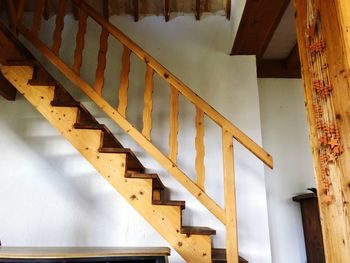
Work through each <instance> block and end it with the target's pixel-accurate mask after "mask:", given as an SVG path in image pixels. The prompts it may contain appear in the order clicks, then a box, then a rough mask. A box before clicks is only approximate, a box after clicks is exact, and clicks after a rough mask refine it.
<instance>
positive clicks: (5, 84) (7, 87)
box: [0, 71, 17, 101]
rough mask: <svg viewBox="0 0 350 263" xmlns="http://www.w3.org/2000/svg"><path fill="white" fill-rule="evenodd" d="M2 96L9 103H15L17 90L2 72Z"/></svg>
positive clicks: (0, 75)
mask: <svg viewBox="0 0 350 263" xmlns="http://www.w3.org/2000/svg"><path fill="white" fill-rule="evenodd" d="M0 95H1V96H3V97H4V98H5V99H7V100H9V101H15V100H16V95H17V89H16V88H15V87H14V86H13V85H12V84H11V83H10V82H9V81H8V80H7V79H6V78H5V77H4V76H3V75H2V73H1V71H0Z"/></svg>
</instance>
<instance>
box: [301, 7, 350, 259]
mask: <svg viewBox="0 0 350 263" xmlns="http://www.w3.org/2000/svg"><path fill="white" fill-rule="evenodd" d="M335 2H336V1H335V0H331V1H315V3H316V7H317V8H318V9H319V10H320V19H321V20H320V21H321V26H322V30H323V37H324V40H325V41H326V56H327V64H328V65H329V66H328V70H329V76H330V83H331V84H332V86H333V96H332V100H333V102H334V103H333V104H334V111H335V113H336V122H337V123H336V124H337V127H338V128H339V132H340V137H341V142H342V144H343V146H344V149H345V150H344V153H343V154H342V155H341V156H340V158H339V160H338V161H337V162H336V163H335V164H334V165H331V167H330V169H329V175H328V176H329V178H330V181H331V188H332V189H333V191H332V193H333V195H332V198H331V199H332V200H331V201H330V202H326V201H325V200H327V199H326V197H325V195H326V192H325V191H324V190H325V188H324V184H323V178H322V172H321V166H320V161H319V160H320V156H319V155H320V154H319V152H320V151H319V149H320V142H319V140H318V134H317V124H316V117H315V115H316V113H315V109H314V107H313V101H314V100H313V94H312V92H313V88H314V87H313V84H312V80H313V79H312V73H311V72H310V70H309V66H308V56H307V54H308V52H309V50H308V48H307V46H306V43H307V40H306V34H305V31H306V25H307V7H306V1H302V0H295V6H296V10H297V13H296V22H297V23H296V24H297V35H298V46H299V55H300V58H301V65H302V76H303V82H304V97H305V106H306V110H307V113H308V114H307V116H308V126H309V133H310V144H311V152H312V156H313V163H314V170H315V178H316V185H317V189H318V200H319V201H318V202H319V208H320V218H321V224H322V234H323V243H324V248H325V257H326V262H346V261H348V259H349V258H350V242H349V240H350V216H349V214H350V213H349V206H350V203H349V201H350V200H349V199H350V188H349V185H350V184H349V183H350V177H349V173H348V171H349V170H350V167H349V165H350V162H349V160H350V152H349V146H350V136H349V134H350V131H349V129H350V123H349V122H350V120H349V118H348V117H346V116H348V112H349V103H348V102H349V101H350V94H349V90H350V83H349V69H350V68H349V63H348V58H347V57H346V56H344V54H346V51H345V46H346V44H345V43H344V41H343V40H344V38H343V33H342V31H343V30H345V29H343V28H341V25H342V23H340V22H339V20H338V18H339V16H338V13H337V8H336V4H335ZM327 114H328V113H327Z"/></svg>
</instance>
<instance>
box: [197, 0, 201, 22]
mask: <svg viewBox="0 0 350 263" xmlns="http://www.w3.org/2000/svg"><path fill="white" fill-rule="evenodd" d="M200 19H201V0H196V20H200Z"/></svg>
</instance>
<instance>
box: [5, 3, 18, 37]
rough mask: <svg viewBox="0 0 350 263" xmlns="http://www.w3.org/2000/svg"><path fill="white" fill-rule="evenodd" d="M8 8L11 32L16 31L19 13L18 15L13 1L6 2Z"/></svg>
mask: <svg viewBox="0 0 350 263" xmlns="http://www.w3.org/2000/svg"><path fill="white" fill-rule="evenodd" d="M6 8H7V15H8V21H9V25H10V28H11V30H13V31H14V30H15V28H16V23H17V13H16V7H15V3H14V1H13V0H6Z"/></svg>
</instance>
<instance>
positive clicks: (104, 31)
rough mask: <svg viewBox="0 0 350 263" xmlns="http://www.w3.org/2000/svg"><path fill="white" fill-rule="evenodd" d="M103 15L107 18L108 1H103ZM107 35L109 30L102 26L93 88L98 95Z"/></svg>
mask: <svg viewBox="0 0 350 263" xmlns="http://www.w3.org/2000/svg"><path fill="white" fill-rule="evenodd" d="M103 16H104V17H105V18H106V19H107V20H108V18H109V10H108V1H106V0H104V1H103ZM108 36H109V32H108V30H107V29H105V28H104V27H102V32H101V36H100V50H99V51H98V62H97V69H96V81H95V87H94V89H95V90H96V92H97V93H98V94H99V95H102V89H103V84H104V73H105V69H106V62H107V59H106V55H107V49H108Z"/></svg>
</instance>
